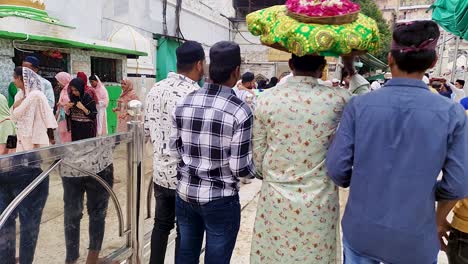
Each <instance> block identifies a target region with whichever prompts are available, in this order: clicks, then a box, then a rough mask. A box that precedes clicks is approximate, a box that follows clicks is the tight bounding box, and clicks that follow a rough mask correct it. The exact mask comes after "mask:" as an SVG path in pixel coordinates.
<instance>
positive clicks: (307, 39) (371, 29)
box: [247, 5, 380, 56]
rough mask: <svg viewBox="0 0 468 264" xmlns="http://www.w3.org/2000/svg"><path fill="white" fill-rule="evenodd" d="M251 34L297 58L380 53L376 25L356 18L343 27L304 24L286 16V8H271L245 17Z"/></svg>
mask: <svg viewBox="0 0 468 264" xmlns="http://www.w3.org/2000/svg"><path fill="white" fill-rule="evenodd" d="M247 26H248V28H249V31H250V33H252V34H253V35H254V36H260V41H261V42H262V43H263V44H264V45H267V46H270V47H273V48H276V49H280V50H283V51H287V52H290V53H294V54H296V55H298V56H304V55H320V56H340V55H346V54H351V53H354V52H358V53H362V52H370V51H375V50H377V49H379V40H380V37H379V29H378V27H377V23H376V22H375V21H374V20H373V19H371V18H369V17H367V16H365V15H363V14H359V17H358V19H357V20H356V21H355V22H353V23H349V24H344V25H320V24H307V23H303V22H300V21H297V20H295V19H294V18H292V17H289V16H288V15H287V9H286V6H284V5H280V6H273V7H269V8H265V9H262V10H259V11H257V12H254V13H251V14H249V15H248V16H247Z"/></svg>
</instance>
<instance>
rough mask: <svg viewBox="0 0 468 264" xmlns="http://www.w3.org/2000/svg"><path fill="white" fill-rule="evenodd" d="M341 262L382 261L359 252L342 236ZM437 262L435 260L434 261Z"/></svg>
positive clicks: (376, 262)
mask: <svg viewBox="0 0 468 264" xmlns="http://www.w3.org/2000/svg"><path fill="white" fill-rule="evenodd" d="M396 254H398V252H396ZM343 255H344V256H343V263H344V264H380V263H384V262H381V261H379V260H377V259H374V258H370V257H367V256H364V255H361V254H359V253H358V252H356V251H354V250H352V249H351V248H350V247H349V244H348V242H346V240H345V239H344V238H343ZM434 264H437V260H436V261H435V262H434Z"/></svg>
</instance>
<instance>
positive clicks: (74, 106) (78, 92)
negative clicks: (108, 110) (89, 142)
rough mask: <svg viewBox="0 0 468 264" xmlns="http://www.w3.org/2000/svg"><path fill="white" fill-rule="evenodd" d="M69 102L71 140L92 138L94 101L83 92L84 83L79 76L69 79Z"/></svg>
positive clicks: (95, 114)
mask: <svg viewBox="0 0 468 264" xmlns="http://www.w3.org/2000/svg"><path fill="white" fill-rule="evenodd" d="M68 86H69V87H70V94H69V96H70V103H68V105H67V107H68V108H69V110H68V111H69V112H68V115H69V117H70V127H71V137H72V141H77V140H81V139H87V138H92V137H95V136H96V116H97V109H96V102H95V101H94V99H93V98H92V97H91V96H90V95H89V94H88V93H86V92H85V83H84V82H83V80H81V79H80V78H75V79H73V80H71V82H70V84H69V85H68Z"/></svg>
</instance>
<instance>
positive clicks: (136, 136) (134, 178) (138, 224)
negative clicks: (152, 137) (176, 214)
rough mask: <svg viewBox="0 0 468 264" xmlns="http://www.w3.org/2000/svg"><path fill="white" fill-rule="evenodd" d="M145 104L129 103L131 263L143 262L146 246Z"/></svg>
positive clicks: (129, 237)
mask: <svg viewBox="0 0 468 264" xmlns="http://www.w3.org/2000/svg"><path fill="white" fill-rule="evenodd" d="M142 108H143V104H142V103H141V102H140V101H137V100H134V101H130V102H129V103H128V114H129V115H130V116H131V117H132V120H131V121H130V122H128V123H127V125H128V131H129V132H130V133H131V134H132V140H131V141H130V142H129V143H128V149H127V151H128V152H127V154H128V173H127V228H129V229H130V230H131V232H130V233H129V234H128V235H127V246H128V247H130V248H132V251H133V254H132V257H131V259H130V263H131V264H141V263H143V248H144V242H143V240H144V228H143V226H144V222H143V219H144V217H143V216H142V215H141V214H142V212H143V211H142V210H141V209H142V208H141V197H142V195H141V194H142V192H141V187H142V186H144V182H143V180H144V179H143V175H144V171H143V153H144V141H145V136H144V129H143V122H142V118H141V117H142V114H141V113H142Z"/></svg>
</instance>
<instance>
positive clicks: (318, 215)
mask: <svg viewBox="0 0 468 264" xmlns="http://www.w3.org/2000/svg"><path fill="white" fill-rule="evenodd" d="M439 37H440V32H439V27H438V26H437V24H435V23H434V22H432V21H414V22H411V23H403V24H398V25H396V27H395V29H394V32H393V41H392V44H391V52H390V54H389V56H388V61H389V66H390V69H391V77H390V76H388V77H387V78H386V79H387V80H386V81H385V83H382V84H381V83H373V84H370V83H369V82H368V81H367V80H365V79H364V78H363V77H362V76H361V75H359V74H358V73H357V72H356V70H355V69H354V65H353V64H354V58H353V57H352V56H346V57H343V68H344V71H343V74H342V78H341V80H339V79H332V80H329V81H322V80H321V79H322V77H323V76H322V75H323V72H324V68H325V67H326V65H327V61H326V59H325V58H324V57H322V56H312V55H306V56H302V57H299V56H296V55H292V57H291V59H290V61H289V66H290V69H291V74H289V75H287V76H282V78H280V79H277V78H272V79H271V80H270V82H269V84H266V83H265V82H258V83H257V82H256V79H255V75H254V73H251V72H246V73H244V74H242V75H241V72H240V66H241V61H242V60H241V52H240V47H239V45H238V44H236V43H234V42H227V41H222V42H219V43H216V44H215V45H213V46H212V47H211V49H210V52H209V58H210V65H209V73H208V75H209V80H208V82H206V83H205V84H204V86H203V87H200V86H199V82H200V81H201V80H202V79H203V78H204V76H205V72H204V69H205V64H206V61H205V58H206V54H205V51H204V49H203V47H202V45H201V44H200V43H198V42H195V41H186V42H185V43H184V44H182V45H181V46H180V47H179V48H178V49H177V51H176V56H177V72H171V73H169V75H168V77H167V78H166V79H164V80H161V81H159V82H158V83H156V84H155V85H154V87H153V88H152V89H151V91H150V92H149V93H148V95H147V96H146V100H145V113H144V129H145V134H146V136H147V137H149V138H150V140H151V144H152V146H153V156H152V158H153V169H154V170H153V171H154V172H153V183H154V196H155V199H156V207H155V221H154V227H153V231H152V236H151V256H150V263H151V264H163V263H164V262H165V256H166V249H167V245H168V238H169V234H170V232H171V230H173V229H174V227H176V233H177V238H176V242H175V248H176V249H175V263H177V264H190V263H198V262H199V258H200V253H201V250H202V243H203V241H204V240H205V243H206V246H205V263H207V264H210V263H216V264H219V263H230V261H231V257H232V253H233V250H234V247H235V244H236V240H237V234H238V232H239V229H240V221H241V220H240V219H241V206H240V201H239V188H240V182H242V183H244V184H248V183H250V182H251V181H252V180H253V179H254V178H257V179H259V180H262V188H261V191H260V196H259V201H258V208H257V215H256V220H255V227H254V231H253V234H252V245H251V253H250V263H252V264H256V263H262V264H263V263H314V264H315V263H317V264H320V263H336V261H337V256H338V255H339V250H340V249H339V247H338V246H337V245H338V244H339V243H337V242H338V240H339V237H340V235H339V234H340V233H339V232H338V230H339V228H338V220H339V218H340V204H339V193H338V189H339V188H338V187H343V188H349V189H350V190H349V199H348V202H347V204H346V210H345V213H344V216H343V219H342V231H343V239H342V240H343V254H344V263H346V264H361V263H365V264H374V263H375V264H377V263H398V264H415V263H418V264H419V263H421V264H423V263H427V264H432V263H437V255H438V253H439V251H440V250H443V251H446V253H447V255H448V258H449V263H450V264H465V263H467V261H466V260H467V259H468V257H467V251H466V249H467V248H468V243H467V241H468V199H467V197H468V120H467V119H468V118H467V115H466V113H465V110H468V98H467V97H466V96H465V93H464V90H463V89H464V84H465V83H464V81H463V80H457V81H456V82H455V84H451V83H450V82H448V81H446V80H445V79H443V78H432V79H430V78H428V77H427V76H425V73H426V71H427V70H428V69H430V68H433V67H434V65H435V64H436V62H437V53H436V44H437V42H438V39H439ZM38 66H39V61H38V60H37V59H36V58H34V57H28V58H26V59H25V62H24V63H23V67H17V68H15V70H14V73H13V81H14V85H15V87H17V88H18V92H17V94H16V95H15V97H14V100H13V101H12V102H11V108H9V107H8V101H7V99H6V98H5V97H3V96H0V128H1V129H0V140H2V141H0V151H1V154H7V153H10V152H13V151H14V149H16V151H26V150H33V149H35V148H40V147H43V146H48V145H49V144H52V143H54V141H55V139H54V138H53V137H52V135H53V134H54V133H51V130H52V131H53V130H54V129H55V130H56V132H57V133H55V134H56V135H58V139H57V141H58V142H60V143H66V142H70V141H77V140H82V139H89V138H94V137H99V136H104V135H106V134H108V130H107V127H108V125H107V123H106V119H107V118H106V115H107V112H106V109H107V108H108V105H109V96H108V94H107V91H106V89H105V87H104V85H103V84H102V82H101V81H100V79H99V77H98V76H94V75H92V76H91V77H89V78H88V77H87V76H86V75H85V74H84V73H78V74H77V77H76V78H73V77H72V76H71V75H70V74H68V73H64V72H62V73H59V74H57V76H56V79H57V81H58V83H59V84H60V86H61V88H62V90H61V93H60V97H59V98H57V101H58V102H57V104H55V98H49V97H50V91H49V90H50V89H51V85H50V83H47V82H48V81H47V80H45V79H43V78H42V77H40V76H39V75H38V74H37V72H38V71H37V69H38V68H39V67H38ZM423 80H424V81H423ZM88 81H89V82H90V84H91V86H88V84H87V83H88ZM121 84H122V88H123V92H122V95H121V97H120V99H119V100H118V106H117V107H116V108H115V109H114V111H115V112H117V114H118V120H119V126H118V127H119V131H126V122H127V119H128V114H126V111H125V105H126V104H127V103H128V102H129V101H130V100H134V99H138V98H137V96H136V93H135V91H134V89H133V84H132V82H131V81H129V80H123V81H122V83H121ZM269 86H270V87H269ZM51 102H54V103H53V104H51ZM54 108H55V109H54ZM54 111H55V115H54ZM71 152H72V154H73V155H70V156H69V157H68V156H67V157H65V158H64V162H65V163H70V164H73V165H74V166H75V167H78V168H81V169H83V170H87V171H91V172H92V173H93V175H94V174H96V175H97V176H99V177H101V178H102V179H103V180H104V181H105V182H107V184H108V185H109V186H111V187H112V186H113V184H114V167H113V157H112V143H111V142H102V144H100V143H99V142H96V143H95V144H94V145H86V147H76V149H73V151H71ZM41 172H42V170H41V169H40V167H39V166H31V165H29V166H20V167H19V169H15V170H14V171H13V170H10V171H3V170H1V169H0V211H3V210H4V209H5V208H6V206H7V205H8V204H9V203H10V202H11V201H12V200H13V199H14V197H15V196H16V195H18V193H19V192H20V191H21V190H22V189H24V188H25V186H27V185H28V184H29V183H31V182H32V181H33V180H34V179H35V178H36V177H37V175H39V174H40V173H41ZM60 174H61V176H62V179H63V188H64V202H65V208H64V209H65V237H66V243H65V244H66V252H67V256H66V260H65V261H66V263H76V262H77V260H78V258H79V242H80V221H81V217H82V211H83V201H84V198H83V197H84V194H85V193H86V195H87V204H86V205H87V209H88V214H89V216H90V223H89V232H90V242H89V247H88V249H89V252H88V256H87V263H88V264H94V263H97V262H98V257H99V252H100V250H101V246H102V242H103V238H104V230H105V217H106V210H107V206H108V200H109V194H108V193H107V192H106V191H105V190H104V189H103V187H102V186H101V185H100V184H99V183H98V182H97V181H96V180H95V179H94V178H92V177H89V176H90V175H87V174H86V173H83V172H82V170H74V169H73V168H70V167H67V166H63V167H61V168H60ZM48 184H49V182H48V179H47V180H45V181H43V182H42V183H41V185H40V186H39V187H38V188H36V189H35V190H34V191H33V193H31V195H29V196H28V198H26V200H25V201H24V202H23V203H22V204H21V206H20V207H19V208H18V210H17V213H15V214H14V215H12V217H10V219H9V221H8V223H7V225H6V226H5V227H4V228H3V229H2V230H0V259H2V263H6V264H10V263H16V260H15V254H16V249H15V247H16V230H15V228H16V225H15V221H16V217H17V215H18V216H19V219H20V243H19V245H20V249H19V259H18V261H19V263H20V264H31V263H33V257H34V250H35V246H36V242H37V237H38V233H39V225H40V220H41V216H42V210H43V208H44V205H45V202H46V200H47V196H48V189H49V186H48ZM436 202H437V203H436ZM436 207H437V208H436ZM452 210H453V212H454V217H453V220H452V222H451V223H449V222H448V220H447V218H448V215H449V213H450V212H451V211H452Z"/></svg>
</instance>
